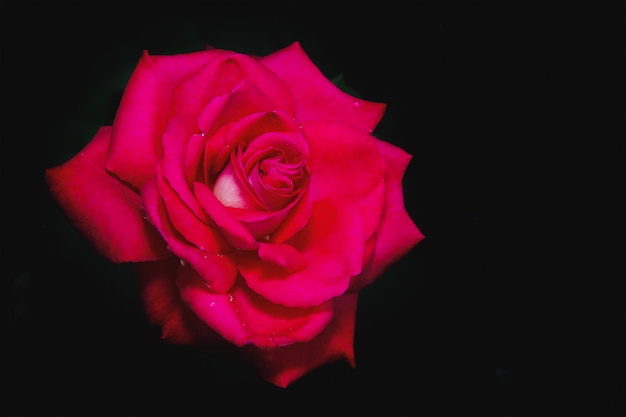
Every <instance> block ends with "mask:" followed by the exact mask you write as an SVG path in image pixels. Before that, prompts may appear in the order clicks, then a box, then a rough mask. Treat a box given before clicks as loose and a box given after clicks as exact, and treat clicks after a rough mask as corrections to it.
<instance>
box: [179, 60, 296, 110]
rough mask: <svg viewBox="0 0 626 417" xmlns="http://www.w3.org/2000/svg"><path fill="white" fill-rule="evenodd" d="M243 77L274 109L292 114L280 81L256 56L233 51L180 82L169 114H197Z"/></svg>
mask: <svg viewBox="0 0 626 417" xmlns="http://www.w3.org/2000/svg"><path fill="white" fill-rule="evenodd" d="M244 80H245V81H248V82H249V83H250V84H252V85H254V86H256V87H257V88H258V89H259V90H261V91H262V92H263V94H264V95H266V96H267V97H268V98H269V99H270V100H271V101H272V102H273V103H274V104H275V106H276V108H279V109H282V110H283V111H286V112H288V113H289V114H291V115H292V116H293V115H294V106H293V99H292V97H291V95H290V92H289V90H288V89H287V88H286V87H285V85H284V84H283V83H282V82H281V80H280V79H279V78H278V77H277V76H276V75H275V74H273V73H272V71H270V70H268V69H267V68H266V67H265V66H263V65H260V64H259V62H258V61H257V60H256V59H254V58H252V57H250V56H248V55H244V54H236V53H234V54H232V55H229V56H226V57H223V58H222V59H217V60H215V61H213V62H211V63H209V64H207V65H205V66H204V67H202V68H201V69H200V70H198V71H197V72H196V73H195V74H194V76H193V77H189V78H188V79H187V80H185V81H184V82H183V83H181V84H180V86H178V88H177V90H176V93H175V94H174V96H173V113H174V114H196V115H197V114H200V112H201V111H202V109H203V108H204V106H205V105H206V103H208V102H210V101H211V100H212V99H213V98H215V97H217V96H221V95H224V94H229V93H231V92H232V91H233V90H234V89H236V88H237V87H238V86H239V85H240V83H241V82H242V81H244Z"/></svg>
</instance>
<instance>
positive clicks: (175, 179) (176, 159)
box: [155, 115, 207, 221]
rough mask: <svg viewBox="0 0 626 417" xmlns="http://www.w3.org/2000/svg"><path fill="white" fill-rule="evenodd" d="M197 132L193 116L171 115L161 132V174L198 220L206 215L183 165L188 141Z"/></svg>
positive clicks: (203, 218) (204, 218)
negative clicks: (164, 129) (195, 195)
mask: <svg viewBox="0 0 626 417" xmlns="http://www.w3.org/2000/svg"><path fill="white" fill-rule="evenodd" d="M197 132H198V125H197V123H196V120H195V118H193V117H191V116H188V115H179V116H176V117H172V119H171V120H170V123H169V124H168V126H167V130H166V132H165V133H164V134H163V158H162V161H163V162H162V164H163V176H164V177H165V178H166V179H167V182H168V183H169V184H170V185H171V187H172V188H173V189H174V190H175V191H176V193H177V194H178V195H179V196H180V199H181V200H182V201H184V202H185V204H186V205H187V206H188V207H189V208H190V209H191V210H192V211H193V213H194V214H195V215H196V216H197V217H198V218H199V219H200V220H202V221H206V220H207V217H206V216H205V214H204V212H203V211H202V208H200V206H199V205H198V202H197V201H196V198H195V197H194V195H193V193H192V192H191V189H190V183H188V182H187V172H188V169H189V168H187V167H186V166H185V163H186V160H187V149H188V148H187V146H188V143H189V141H190V140H191V138H192V137H193V136H194V135H195V134H196V133H197ZM155 171H156V167H155Z"/></svg>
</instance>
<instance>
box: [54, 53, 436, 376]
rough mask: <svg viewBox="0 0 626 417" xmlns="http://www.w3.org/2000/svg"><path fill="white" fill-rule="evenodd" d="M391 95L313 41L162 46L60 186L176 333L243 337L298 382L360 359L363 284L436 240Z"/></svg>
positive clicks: (88, 232)
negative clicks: (174, 49) (329, 67)
mask: <svg viewBox="0 0 626 417" xmlns="http://www.w3.org/2000/svg"><path fill="white" fill-rule="evenodd" d="M384 111H385V104H383V103H376V102H371V101H366V100H363V99H360V98H356V97H354V96H351V95H349V94H347V93H345V92H343V91H342V90H340V89H339V88H338V87H337V86H336V85H335V84H333V83H332V82H331V81H330V80H328V79H327V78H326V77H325V76H324V75H323V74H322V72H321V71H320V70H319V69H318V68H317V67H316V66H315V65H314V64H313V62H312V61H311V60H310V58H309V57H308V56H307V54H306V53H305V52H304V50H303V49H302V47H301V45H300V44H299V43H298V42H295V43H292V44H291V45H289V46H287V47H285V48H283V49H281V50H278V51H276V52H273V53H271V54H269V55H267V56H264V57H258V56H251V55H246V54H241V53H237V52H235V51H229V50H222V49H217V48H207V49H206V50H203V51H197V52H191V53H182V54H177V55H150V54H149V53H148V52H147V51H144V53H143V55H142V56H141V58H140V60H139V62H138V64H137V66H136V68H135V70H134V72H133V73H132V75H131V77H130V79H129V81H128V84H127V86H126V89H125V91H124V93H123V96H122V99H121V102H120V105H119V108H118V110H117V113H116V115H115V118H114V120H113V123H112V125H111V126H103V127H101V128H100V129H99V130H98V131H97V132H96V134H95V136H94V137H93V139H92V140H91V141H90V142H89V143H88V144H87V145H86V146H85V147H84V149H82V150H81V151H80V152H79V153H78V154H77V155H76V156H74V157H73V158H71V159H70V160H69V161H67V162H65V163H63V164H61V165H59V166H56V167H52V168H49V169H48V170H47V171H46V181H47V184H48V187H49V190H50V192H51V195H52V196H53V198H54V199H55V200H56V202H57V203H58V204H59V206H60V207H61V208H62V209H63V210H64V212H65V213H66V215H67V218H68V219H69V221H70V222H71V224H72V225H73V226H74V227H75V228H76V229H77V230H78V231H80V232H81V233H82V234H83V235H84V236H85V238H86V239H88V240H89V241H90V242H92V243H93V245H94V246H95V248H96V249H97V250H98V252H99V253H101V254H102V255H103V256H105V257H106V258H108V259H109V260H111V261H112V262H116V263H122V262H132V263H134V265H135V266H136V271H137V278H138V281H139V284H140V290H141V297H142V301H143V304H144V306H145V310H146V313H147V316H148V318H149V319H150V321H151V322H152V323H154V324H156V325H158V326H160V328H162V337H163V338H164V339H166V340H168V341H170V342H172V343H178V344H187V345H193V346H206V345H209V346H221V345H227V346H231V347H234V350H236V351H237V352H238V355H240V356H241V358H244V359H245V360H246V361H248V363H249V364H251V366H253V367H254V369H256V371H257V372H258V374H259V375H260V376H261V377H262V378H264V379H265V380H267V381H269V382H271V383H273V384H275V385H277V386H279V387H287V386H288V385H289V384H291V383H292V382H294V381H296V380H298V379H299V378H301V377H303V376H304V375H306V374H307V373H308V372H310V371H312V370H313V369H315V368H317V367H319V366H321V365H323V364H325V363H329V362H334V361H337V360H340V359H344V360H346V361H347V363H348V364H349V365H350V366H352V367H354V366H355V355H354V343H353V342H354V330H355V317H356V308H357V299H358V293H359V291H360V290H362V289H363V288H364V287H366V286H367V285H369V284H371V283H372V282H373V281H374V280H376V279H377V278H378V277H379V276H380V275H381V274H382V273H383V272H384V270H385V269H386V268H387V267H388V266H389V265H390V264H391V263H393V262H395V261H396V260H398V259H399V258H400V257H402V256H404V255H406V254H407V252H408V251H409V250H411V249H412V248H413V247H414V246H415V245H416V244H417V243H418V242H420V241H421V240H422V239H423V237H424V236H423V235H422V233H421V232H420V231H419V229H418V228H417V226H416V225H415V224H414V222H413V221H412V220H411V218H410V216H409V215H408V213H407V212H406V209H405V206H404V196H403V189H402V178H403V176H404V173H405V170H406V168H407V166H408V164H409V161H410V160H411V155H410V154H408V153H407V152H405V151H404V150H402V149H400V148H398V147H396V146H394V145H392V144H390V143H387V142H384V141H382V140H380V139H377V138H376V137H375V136H373V135H372V132H373V130H374V128H375V127H376V126H377V124H378V123H379V121H380V120H381V118H382V117H383V114H384Z"/></svg>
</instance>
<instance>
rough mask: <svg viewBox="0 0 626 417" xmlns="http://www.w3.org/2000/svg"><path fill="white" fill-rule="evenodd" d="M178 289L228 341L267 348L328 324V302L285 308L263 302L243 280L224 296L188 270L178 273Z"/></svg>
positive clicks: (296, 339)
mask: <svg viewBox="0 0 626 417" xmlns="http://www.w3.org/2000/svg"><path fill="white" fill-rule="evenodd" d="M177 283H178V287H179V289H180V294H181V297H182V298H183V300H185V302H186V303H187V305H188V306H189V308H191V309H192V310H193V311H194V313H195V314H196V315H197V316H198V317H199V318H200V319H201V320H202V321H203V322H205V323H206V324H207V325H208V326H209V327H211V328H213V329H215V330H216V331H217V332H218V333H219V334H220V335H222V337H224V338H225V339H226V340H228V341H229V342H231V343H233V344H235V345H237V346H243V345H246V344H254V345H256V346H259V347H264V348H270V347H277V346H284V345H288V344H292V343H300V342H305V341H309V340H311V339H313V338H314V337H316V336H317V335H318V334H319V333H320V332H321V331H322V330H323V329H324V328H325V327H326V325H327V324H328V323H329V322H330V320H331V317H332V314H333V310H332V304H331V303H330V302H328V303H324V304H320V305H318V306H315V307H311V308H306V309H300V308H288V307H284V306H280V305H276V304H272V303H271V302H269V301H267V300H265V299H263V298H262V297H260V296H259V295H257V294H255V293H254V292H252V291H250V289H249V288H248V287H247V286H246V285H245V283H244V282H243V281H239V282H238V283H236V284H235V285H234V286H233V287H232V288H231V290H230V291H229V293H228V294H216V293H214V292H212V291H210V290H209V289H208V288H207V287H206V286H204V285H203V281H202V280H201V279H200V278H199V277H198V276H197V275H195V274H194V273H193V271H192V270H190V269H188V268H183V269H181V270H180V273H179V275H178V281H177Z"/></svg>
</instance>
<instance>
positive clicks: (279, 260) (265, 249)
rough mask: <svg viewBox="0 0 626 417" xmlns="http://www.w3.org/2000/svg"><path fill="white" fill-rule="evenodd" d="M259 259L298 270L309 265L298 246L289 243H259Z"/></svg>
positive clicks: (287, 269) (285, 268)
mask: <svg viewBox="0 0 626 417" xmlns="http://www.w3.org/2000/svg"><path fill="white" fill-rule="evenodd" d="M258 253H259V259H261V260H262V261H265V262H270V263H272V264H274V265H276V266H279V267H281V268H282V269H284V270H285V271H287V272H296V271H298V270H300V269H302V268H304V267H306V266H307V264H308V261H307V260H306V258H305V257H304V256H302V254H301V253H300V252H298V250H297V249H296V248H294V247H293V246H291V245H287V244H276V243H259V252H258Z"/></svg>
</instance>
